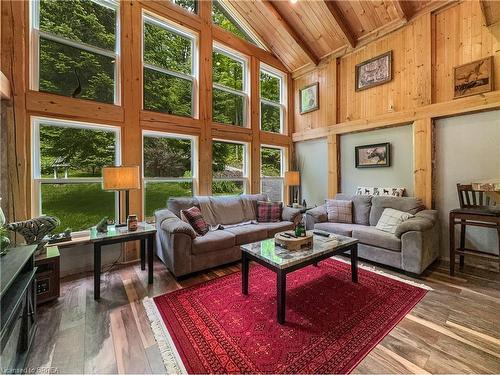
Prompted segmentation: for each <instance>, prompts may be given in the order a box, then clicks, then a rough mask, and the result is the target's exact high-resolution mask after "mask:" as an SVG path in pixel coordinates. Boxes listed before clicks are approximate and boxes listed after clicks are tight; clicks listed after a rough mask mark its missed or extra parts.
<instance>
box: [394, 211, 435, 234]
mask: <svg viewBox="0 0 500 375" xmlns="http://www.w3.org/2000/svg"><path fill="white" fill-rule="evenodd" d="M437 218H438V214H437V211H436V210H423V211H420V212H418V213H417V214H416V215H415V216H414V217H412V218H410V219H408V220H405V221H403V222H402V223H401V224H399V225H398V226H397V228H396V232H395V233H394V234H395V236H396V237H398V238H401V236H402V235H403V234H404V233H406V232H410V231H420V232H422V231H426V230H427V229H430V228H432V227H433V226H434V225H436V222H437Z"/></svg>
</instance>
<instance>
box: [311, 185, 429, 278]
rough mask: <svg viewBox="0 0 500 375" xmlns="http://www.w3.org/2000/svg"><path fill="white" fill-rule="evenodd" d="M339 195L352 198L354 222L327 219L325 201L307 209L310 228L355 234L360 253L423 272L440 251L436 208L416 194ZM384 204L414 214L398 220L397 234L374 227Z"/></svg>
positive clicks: (386, 263)
mask: <svg viewBox="0 0 500 375" xmlns="http://www.w3.org/2000/svg"><path fill="white" fill-rule="evenodd" d="M336 199H342V200H352V202H353V223H352V224H345V223H334V222H329V221H328V216H327V212H326V205H322V206H319V207H316V208H314V209H312V210H309V211H307V212H306V225H307V228H308V229H313V228H314V229H319V230H323V231H327V232H330V233H335V234H340V235H344V236H349V237H354V238H356V239H358V240H359V246H358V254H359V257H360V258H364V259H367V260H370V261H374V262H377V263H381V264H385V265H388V266H391V267H396V268H399V269H402V270H404V271H406V272H408V273H411V274H417V275H420V274H421V273H422V272H423V271H424V270H425V269H426V268H427V267H428V266H429V265H430V264H431V263H432V262H433V261H434V260H435V259H436V258H437V257H438V255H439V222H438V215H437V211H434V210H425V209H424V206H423V204H422V202H421V201H420V200H419V199H417V198H410V197H390V196H370V195H355V196H350V195H346V194H337V196H336ZM385 208H393V209H396V210H399V211H405V212H409V213H411V214H413V215H415V216H414V217H412V218H410V219H409V220H406V221H404V222H403V223H401V224H399V226H398V227H397V229H396V233H395V234H391V233H388V232H384V231H381V230H378V229H377V228H375V226H376V225H377V222H378V220H379V219H380V216H381V215H382V212H383V211H384V209H385Z"/></svg>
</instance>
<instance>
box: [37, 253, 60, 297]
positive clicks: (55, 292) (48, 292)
mask: <svg viewBox="0 0 500 375" xmlns="http://www.w3.org/2000/svg"><path fill="white" fill-rule="evenodd" d="M60 259H61V256H60V254H59V248H58V247H57V246H48V247H47V251H46V252H45V254H40V255H38V256H37V257H35V267H37V270H36V304H37V305H40V304H42V303H45V302H48V301H52V300H55V299H58V298H59V295H60V290H61V281H60V272H61V271H60V269H61V268H60Z"/></svg>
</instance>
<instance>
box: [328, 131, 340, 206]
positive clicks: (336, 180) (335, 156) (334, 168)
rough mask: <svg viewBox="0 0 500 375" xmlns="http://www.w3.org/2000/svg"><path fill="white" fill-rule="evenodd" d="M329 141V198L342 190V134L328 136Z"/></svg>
mask: <svg viewBox="0 0 500 375" xmlns="http://www.w3.org/2000/svg"><path fill="white" fill-rule="evenodd" d="M327 143H328V198H334V197H335V194H337V193H338V192H339V191H340V135H337V134H333V135H329V136H328V138H327Z"/></svg>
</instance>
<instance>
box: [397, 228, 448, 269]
mask: <svg viewBox="0 0 500 375" xmlns="http://www.w3.org/2000/svg"><path fill="white" fill-rule="evenodd" d="M439 246H440V229H439V222H436V223H435V225H432V226H431V227H430V228H428V229H425V230H412V231H408V232H405V233H403V235H402V236H401V268H402V269H403V270H405V271H407V272H411V273H413V274H416V275H420V274H421V273H422V272H424V270H425V269H426V268H427V267H428V266H429V265H430V264H431V263H432V262H433V261H434V260H436V259H437V258H438V257H439Z"/></svg>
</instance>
